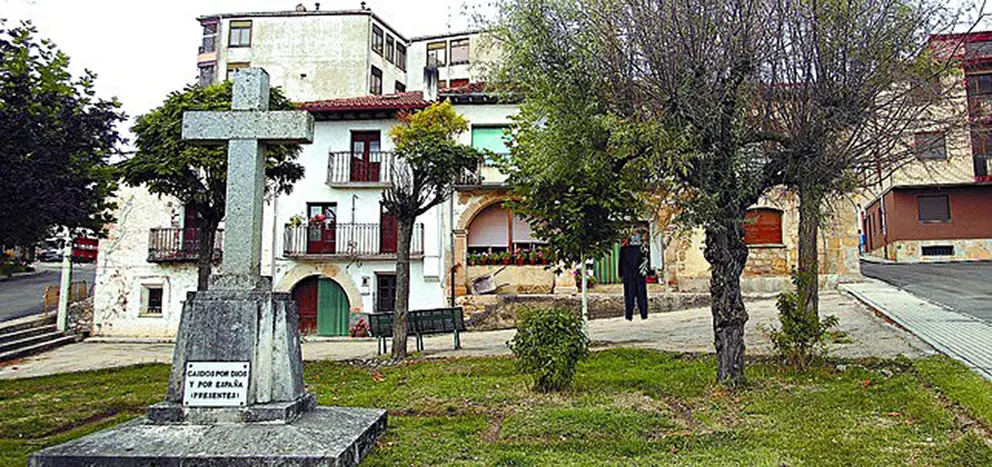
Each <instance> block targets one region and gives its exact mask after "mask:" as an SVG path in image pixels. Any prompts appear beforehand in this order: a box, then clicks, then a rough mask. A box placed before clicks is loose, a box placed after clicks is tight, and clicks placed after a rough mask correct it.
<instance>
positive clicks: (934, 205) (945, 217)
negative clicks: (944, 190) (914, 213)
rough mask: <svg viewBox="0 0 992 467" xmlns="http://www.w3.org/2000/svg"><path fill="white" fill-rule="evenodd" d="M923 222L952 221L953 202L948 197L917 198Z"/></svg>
mask: <svg viewBox="0 0 992 467" xmlns="http://www.w3.org/2000/svg"><path fill="white" fill-rule="evenodd" d="M916 203H917V208H918V211H919V217H920V221H921V222H948V221H950V220H951V201H950V198H949V197H948V196H947V195H931V196H917V197H916Z"/></svg>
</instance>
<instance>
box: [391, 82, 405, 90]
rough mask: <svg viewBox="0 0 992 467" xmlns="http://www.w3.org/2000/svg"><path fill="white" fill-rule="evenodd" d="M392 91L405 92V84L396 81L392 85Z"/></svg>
mask: <svg viewBox="0 0 992 467" xmlns="http://www.w3.org/2000/svg"><path fill="white" fill-rule="evenodd" d="M393 92H397V93H399V92H406V85H405V84H403V83H401V82H399V81H397V82H396V84H394V85H393Z"/></svg>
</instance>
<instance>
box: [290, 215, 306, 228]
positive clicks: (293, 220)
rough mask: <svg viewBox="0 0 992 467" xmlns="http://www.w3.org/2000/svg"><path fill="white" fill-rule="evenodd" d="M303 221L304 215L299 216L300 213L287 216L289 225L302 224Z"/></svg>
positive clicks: (296, 225) (297, 225)
mask: <svg viewBox="0 0 992 467" xmlns="http://www.w3.org/2000/svg"><path fill="white" fill-rule="evenodd" d="M303 221H304V217H303V216H301V215H299V214H297V215H295V216H293V217H290V218H289V225H290V226H291V227H299V226H301V225H303Z"/></svg>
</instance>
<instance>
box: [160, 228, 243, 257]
mask: <svg viewBox="0 0 992 467" xmlns="http://www.w3.org/2000/svg"><path fill="white" fill-rule="evenodd" d="M199 233H200V229H172V228H166V229H151V231H150V232H149V233H148V262H150V263H181V262H193V261H196V260H197V259H198V258H199V254H198V253H197V249H198V240H199ZM223 243H224V231H223V230H218V231H217V234H216V235H215V236H214V254H213V260H214V261H220V259H221V253H222V251H223V250H222V249H221V245H223Z"/></svg>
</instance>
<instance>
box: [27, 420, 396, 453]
mask: <svg viewBox="0 0 992 467" xmlns="http://www.w3.org/2000/svg"><path fill="white" fill-rule="evenodd" d="M385 430H386V411H384V410H378V409H356V408H343V407H319V408H317V409H316V410H314V411H311V412H307V413H304V414H303V415H301V416H300V417H299V418H297V419H296V420H294V421H292V422H290V423H248V424H244V423H237V424H218V425H185V424H184V425H180V424H172V425H170V424H164V425H162V424H154V423H151V422H149V421H148V420H147V419H144V418H141V419H137V420H133V421H131V422H128V423H124V424H121V425H118V426H117V427H114V428H110V429H107V430H103V431H99V432H97V433H93V434H91V435H88V436H84V437H82V438H79V439H76V440H74V441H70V442H68V443H65V444H60V445H58V446H54V447H51V448H48V449H45V450H43V451H39V452H37V453H35V454H34V455H33V456H31V459H30V461H29V463H28V465H29V466H30V467H66V466H81V465H86V466H156V467H159V466H206V465H210V466H272V465H293V466H352V465H358V463H359V462H361V460H362V459H363V458H364V457H365V455H366V454H368V452H369V450H370V449H371V448H372V446H373V445H374V444H375V441H376V439H377V438H378V437H379V435H380V434H382V433H383V432H384V431H385Z"/></svg>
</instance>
